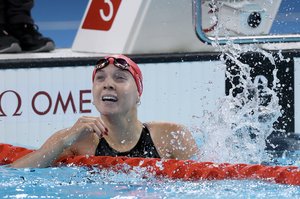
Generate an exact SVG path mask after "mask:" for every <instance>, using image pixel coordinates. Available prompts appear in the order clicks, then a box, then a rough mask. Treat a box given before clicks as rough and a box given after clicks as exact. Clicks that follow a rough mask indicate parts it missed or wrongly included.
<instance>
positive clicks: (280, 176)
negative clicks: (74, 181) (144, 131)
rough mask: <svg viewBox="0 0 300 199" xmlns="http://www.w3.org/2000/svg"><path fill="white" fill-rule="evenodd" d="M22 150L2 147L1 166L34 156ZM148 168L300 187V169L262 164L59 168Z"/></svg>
mask: <svg viewBox="0 0 300 199" xmlns="http://www.w3.org/2000/svg"><path fill="white" fill-rule="evenodd" d="M32 151H33V150H29V149H26V148H22V147H16V146H12V145H9V144H0V165H4V164H10V163H12V162H13V161H15V160H17V159H18V158H20V157H22V156H24V155H26V154H28V153H30V152H32ZM125 164H126V165H128V166H129V167H130V168H131V169H132V168H134V167H141V168H146V169H147V171H149V172H151V173H153V174H155V175H157V176H163V177H168V178H171V179H183V180H225V179H235V180H245V179H250V180H253V179H257V180H267V181H271V182H276V183H280V184H289V185H300V169H299V168H298V167H296V166H265V165H259V164H229V163H221V164H216V163H213V162H196V161H193V160H174V159H169V160H162V159H158V158H128V157H108V156H89V157H86V156H74V157H66V158H62V159H60V160H59V161H58V165H75V166H87V167H98V168H100V169H101V168H107V169H117V170H120V165H125Z"/></svg>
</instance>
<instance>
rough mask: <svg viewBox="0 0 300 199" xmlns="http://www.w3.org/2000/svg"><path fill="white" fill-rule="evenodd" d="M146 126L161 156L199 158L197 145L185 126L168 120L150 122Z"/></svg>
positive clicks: (181, 158) (185, 158)
mask: <svg viewBox="0 0 300 199" xmlns="http://www.w3.org/2000/svg"><path fill="white" fill-rule="evenodd" d="M147 126H148V127H149V129H150V131H152V132H153V133H151V136H152V139H153V141H154V143H155V146H156V148H157V150H158V153H159V154H160V156H161V158H167V159H170V158H172V159H180V160H187V159H193V160H197V159H199V154H200V153H199V149H198V146H197V144H196V142H195V140H194V138H193V136H192V134H191V132H190V131H189V130H188V129H187V128H186V127H185V126H182V125H179V124H176V123H169V122H151V123H149V124H148V125H147Z"/></svg>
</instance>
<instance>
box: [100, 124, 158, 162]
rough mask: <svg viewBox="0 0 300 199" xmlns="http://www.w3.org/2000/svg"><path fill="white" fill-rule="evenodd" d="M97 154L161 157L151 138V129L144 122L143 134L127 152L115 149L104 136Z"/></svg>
mask: <svg viewBox="0 0 300 199" xmlns="http://www.w3.org/2000/svg"><path fill="white" fill-rule="evenodd" d="M95 155H96V156H113V157H116V156H127V157H141V158H160V156H159V154H158V152H157V150H156V148H155V146H154V143H153V140H152V138H151V135H150V132H149V129H148V127H147V125H146V124H143V129H142V132H141V136H140V139H139V141H138V142H137V144H136V145H135V146H134V147H133V148H132V149H131V150H130V151H126V152H119V151H117V150H115V149H113V148H112V147H111V146H109V144H108V143H107V142H106V140H105V139H104V138H101V139H100V140H99V144H98V146H97V149H96V152H95Z"/></svg>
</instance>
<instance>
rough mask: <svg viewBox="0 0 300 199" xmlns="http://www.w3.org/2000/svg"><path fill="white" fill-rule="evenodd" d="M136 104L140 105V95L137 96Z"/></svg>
mask: <svg viewBox="0 0 300 199" xmlns="http://www.w3.org/2000/svg"><path fill="white" fill-rule="evenodd" d="M136 104H137V105H140V104H141V98H140V97H138V98H137V100H136Z"/></svg>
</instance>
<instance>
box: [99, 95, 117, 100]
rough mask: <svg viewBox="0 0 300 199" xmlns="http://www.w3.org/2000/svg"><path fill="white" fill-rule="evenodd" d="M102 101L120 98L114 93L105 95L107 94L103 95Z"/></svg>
mask: <svg viewBox="0 0 300 199" xmlns="http://www.w3.org/2000/svg"><path fill="white" fill-rule="evenodd" d="M102 101H104V102H116V101H118V98H117V97H116V96H113V95H105V96H102Z"/></svg>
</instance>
